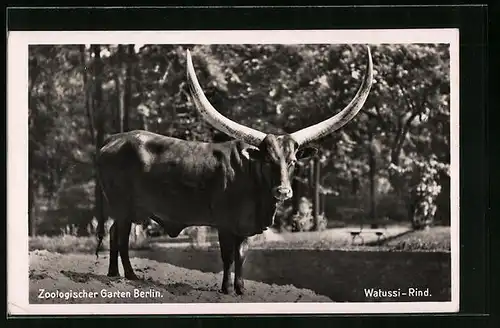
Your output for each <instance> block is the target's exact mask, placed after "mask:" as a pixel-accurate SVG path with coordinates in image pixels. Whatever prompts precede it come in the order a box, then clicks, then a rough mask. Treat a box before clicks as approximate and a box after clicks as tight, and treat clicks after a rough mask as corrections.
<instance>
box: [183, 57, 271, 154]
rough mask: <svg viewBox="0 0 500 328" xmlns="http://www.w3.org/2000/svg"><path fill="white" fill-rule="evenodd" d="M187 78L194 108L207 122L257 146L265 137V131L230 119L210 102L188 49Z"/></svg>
mask: <svg viewBox="0 0 500 328" xmlns="http://www.w3.org/2000/svg"><path fill="white" fill-rule="evenodd" d="M187 79H188V84H189V88H190V90H191V95H192V97H193V101H194V103H195V105H196V108H197V109H198V112H199V113H200V114H201V115H202V116H203V118H204V119H205V120H206V121H207V122H208V123H210V124H211V125H212V126H213V127H214V128H216V129H218V130H220V131H222V132H224V133H226V134H227V135H229V136H231V137H233V138H236V139H241V140H243V141H244V142H246V143H248V144H251V145H254V146H259V144H260V143H261V142H262V140H264V138H265V137H266V134H265V133H263V132H260V131H258V130H255V129H252V128H249V127H247V126H244V125H241V124H239V123H236V122H234V121H231V120H230V119H228V118H227V117H225V116H223V115H222V114H221V113H219V112H218V111H217V110H216V109H215V108H214V107H213V106H212V104H210V102H209V101H208V99H207V97H206V96H205V93H204V92H203V90H202V88H201V86H200V83H199V82H198V78H197V77H196V73H195V71H194V67H193V61H192V59H191V53H190V52H189V50H188V51H187Z"/></svg>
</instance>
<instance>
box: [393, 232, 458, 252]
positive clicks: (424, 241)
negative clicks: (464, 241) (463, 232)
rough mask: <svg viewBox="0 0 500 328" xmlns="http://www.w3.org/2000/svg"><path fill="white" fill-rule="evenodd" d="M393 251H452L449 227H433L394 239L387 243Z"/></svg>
mask: <svg viewBox="0 0 500 328" xmlns="http://www.w3.org/2000/svg"><path fill="white" fill-rule="evenodd" d="M386 246H387V247H389V248H391V249H393V250H401V251H414V250H423V251H431V250H432V251H444V252H449V251H451V233H450V228H449V227H432V228H430V229H428V230H420V231H413V232H411V233H409V234H407V235H405V236H401V237H397V238H394V239H392V240H390V241H388V242H387V243H386Z"/></svg>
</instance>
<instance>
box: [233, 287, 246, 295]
mask: <svg viewBox="0 0 500 328" xmlns="http://www.w3.org/2000/svg"><path fill="white" fill-rule="evenodd" d="M234 291H235V292H236V295H244V294H245V287H240V288H235V289H234Z"/></svg>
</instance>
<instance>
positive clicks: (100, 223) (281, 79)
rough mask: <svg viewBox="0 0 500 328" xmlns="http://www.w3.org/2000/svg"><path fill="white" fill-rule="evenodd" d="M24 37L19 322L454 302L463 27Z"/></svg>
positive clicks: (15, 52)
mask: <svg viewBox="0 0 500 328" xmlns="http://www.w3.org/2000/svg"><path fill="white" fill-rule="evenodd" d="M8 41H9V44H8V53H9V64H8V68H9V70H8V79H9V85H8V96H9V100H8V135H9V137H11V136H16V137H15V138H9V144H8V145H9V159H8V169H9V173H8V177H9V184H8V189H9V197H8V203H9V211H8V218H7V221H8V225H7V227H8V233H7V238H8V265H7V269H8V272H9V276H8V278H9V279H8V305H9V311H10V312H11V313H21V314H220V313H226V314H231V313H234V314H266V313H326V314H329V313H409V312H456V311H458V308H459V304H458V301H459V282H458V279H459V260H458V256H459V254H458V252H459V240H458V238H459V205H458V204H459V194H458V192H459V189H460V187H459V185H458V175H459V172H458V170H459V163H458V149H459V136H458V127H459V122H458V114H459V99H458V91H459V90H458V88H459V86H458V74H459V72H458V67H459V66H458V56H459V54H458V30H453V29H429V30H419V29H414V30H412V29H408V30H394V29H393V30H295V31H294V30H272V31H271V30H269V31H267V30H260V31H251V30H239V31H236V30H235V31H155V32H148V31H142V32H139V31H127V32H124V31H99V32H97V31H93V32H81V31H80V32H70V31H57V32H49V31H47V32H11V33H10V35H9V39H8Z"/></svg>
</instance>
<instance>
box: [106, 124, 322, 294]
mask: <svg viewBox="0 0 500 328" xmlns="http://www.w3.org/2000/svg"><path fill="white" fill-rule="evenodd" d="M304 150H305V152H304V151H301V152H297V154H300V155H303V156H310V155H311V154H312V152H311V149H309V150H308V148H304ZM312 151H313V152H314V150H312ZM295 160H296V145H295V143H294V141H293V140H292V139H290V138H289V137H287V136H284V137H276V136H273V135H269V136H268V137H267V138H266V139H265V140H264V141H263V142H262V144H261V145H260V146H259V148H258V149H257V148H255V147H252V146H250V145H247V144H245V143H243V142H241V141H228V142H222V143H202V142H191V141H185V140H180V139H176V138H170V137H165V136H161V135H158V134H154V133H151V132H147V131H131V132H125V133H120V134H116V135H113V136H111V137H110V138H108V139H107V140H106V144H105V146H104V147H103V148H102V149H101V152H100V156H99V158H98V161H97V163H98V171H99V172H98V176H99V177H100V182H101V186H102V189H103V191H104V194H105V196H106V199H107V201H108V204H109V207H110V214H111V216H112V218H113V219H114V221H115V222H114V224H113V228H112V237H113V238H110V243H111V245H110V249H111V257H110V267H109V272H108V274H109V275H118V266H117V264H118V261H117V256H118V253H119V254H120V257H121V258H122V264H123V267H124V270H125V276H126V277H127V278H130V279H136V276H135V274H134V273H133V270H132V267H131V265H130V261H129V259H128V235H129V233H130V226H131V223H132V222H135V223H142V222H143V221H144V220H145V219H146V218H151V219H153V220H155V221H157V222H158V223H159V224H160V225H161V226H162V227H163V228H164V230H165V232H166V233H167V234H168V235H170V236H171V237H176V236H178V235H179V233H180V232H181V231H182V230H183V229H184V228H186V227H188V226H212V227H215V228H217V229H218V230H219V240H220V241H222V243H221V252H223V253H225V251H224V250H227V251H228V252H229V253H227V254H232V255H226V256H224V255H223V259H224V258H226V260H224V263H225V264H224V267H225V269H226V266H227V261H229V260H227V258H228V257H230V258H232V259H233V260H234V261H235V262H236V267H235V275H236V274H237V275H238V277H237V278H238V279H237V280H238V281H239V282H238V284H237V285H238V286H239V287H237V292H238V293H239V292H242V290H243V283H242V281H243V280H242V278H241V272H242V265H243V262H244V258H245V256H244V253H245V252H246V248H247V246H246V243H247V241H246V239H247V237H249V236H253V235H255V234H259V233H262V232H263V231H264V230H265V229H266V228H267V227H269V226H271V225H272V224H273V219H274V215H275V212H276V202H277V200H276V199H275V196H276V188H277V187H279V188H282V189H283V188H284V189H286V188H287V186H289V185H290V183H289V181H290V175H291V174H292V173H293V166H294V163H295ZM280 190H281V189H280ZM290 190H291V188H290ZM221 233H222V236H221ZM228 240H231V242H229V241H228ZM225 271H226V270H225ZM225 274H226V273H225ZM235 279H236V278H235ZM240 280H241V281H240ZM235 283H236V280H235ZM226 284H227V281H226ZM223 285H224V283H223ZM235 286H236V285H235ZM223 291H224V287H223Z"/></svg>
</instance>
